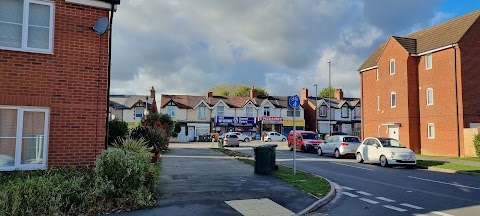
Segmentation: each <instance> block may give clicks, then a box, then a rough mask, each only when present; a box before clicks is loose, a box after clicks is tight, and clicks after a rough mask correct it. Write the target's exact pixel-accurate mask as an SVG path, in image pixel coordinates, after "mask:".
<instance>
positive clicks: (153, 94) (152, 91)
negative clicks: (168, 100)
mask: <svg viewBox="0 0 480 216" xmlns="http://www.w3.org/2000/svg"><path fill="white" fill-rule="evenodd" d="M150 98H153V99H155V88H153V86H152V89H150Z"/></svg>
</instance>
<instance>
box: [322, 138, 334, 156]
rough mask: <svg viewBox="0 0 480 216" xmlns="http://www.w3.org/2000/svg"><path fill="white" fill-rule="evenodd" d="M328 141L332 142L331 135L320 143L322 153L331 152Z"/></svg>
mask: <svg viewBox="0 0 480 216" xmlns="http://www.w3.org/2000/svg"><path fill="white" fill-rule="evenodd" d="M330 142H332V137H331V136H330V137H327V139H326V140H325V142H323V144H322V145H321V146H322V151H323V153H327V154H331V151H330Z"/></svg>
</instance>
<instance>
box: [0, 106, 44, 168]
mask: <svg viewBox="0 0 480 216" xmlns="http://www.w3.org/2000/svg"><path fill="white" fill-rule="evenodd" d="M0 109H14V110H15V109H16V110H17V128H16V130H17V131H16V137H14V138H15V160H14V165H13V166H10V167H0V171H12V170H16V169H19V170H37V169H42V170H44V169H47V161H48V140H49V133H48V132H49V131H50V127H49V125H50V109H49V108H46V107H14V106H0ZM25 112H43V113H45V122H44V130H43V134H44V137H43V146H42V147H43V149H42V150H43V154H42V158H43V161H42V163H40V164H22V144H23V116H24V113H25ZM8 138H10V137H8ZM12 138H13V137H12Z"/></svg>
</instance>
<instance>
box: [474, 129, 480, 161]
mask: <svg viewBox="0 0 480 216" xmlns="http://www.w3.org/2000/svg"><path fill="white" fill-rule="evenodd" d="M473 145H474V146H475V152H476V153H477V157H480V134H476V135H475V137H474V139H473Z"/></svg>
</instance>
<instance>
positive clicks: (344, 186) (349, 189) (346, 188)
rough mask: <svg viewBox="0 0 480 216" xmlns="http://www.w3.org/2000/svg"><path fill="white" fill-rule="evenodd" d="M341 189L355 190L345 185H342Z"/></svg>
mask: <svg viewBox="0 0 480 216" xmlns="http://www.w3.org/2000/svg"><path fill="white" fill-rule="evenodd" d="M343 189H345V190H355V189H353V188H350V187H345V186H343Z"/></svg>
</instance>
